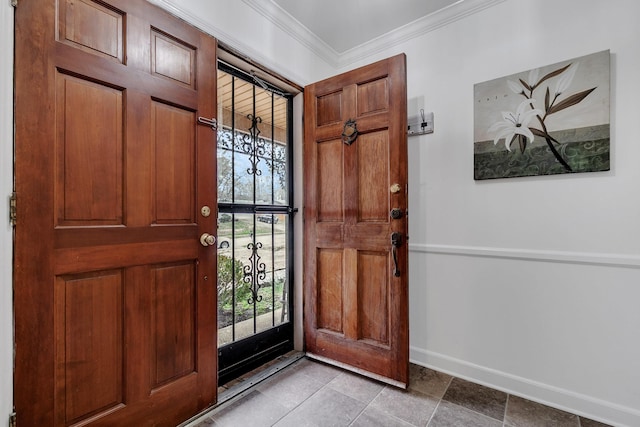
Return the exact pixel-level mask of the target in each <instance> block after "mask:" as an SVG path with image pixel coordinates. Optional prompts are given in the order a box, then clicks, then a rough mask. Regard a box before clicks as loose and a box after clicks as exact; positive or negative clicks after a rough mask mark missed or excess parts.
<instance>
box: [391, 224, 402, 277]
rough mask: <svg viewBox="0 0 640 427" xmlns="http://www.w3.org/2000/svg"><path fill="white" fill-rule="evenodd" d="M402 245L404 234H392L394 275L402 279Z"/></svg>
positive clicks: (395, 232)
mask: <svg viewBox="0 0 640 427" xmlns="http://www.w3.org/2000/svg"><path fill="white" fill-rule="evenodd" d="M400 245H402V233H398V232H397V231H394V232H393V233H391V255H392V256H393V275H394V276H395V277H400V270H399V269H398V247H399V246H400Z"/></svg>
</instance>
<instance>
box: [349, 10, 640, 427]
mask: <svg viewBox="0 0 640 427" xmlns="http://www.w3.org/2000/svg"><path fill="white" fill-rule="evenodd" d="M638 16H640V3H638V2H637V1H635V0H616V1H615V2H600V1H596V0H589V1H584V0H508V1H506V2H504V3H501V4H498V5H496V6H494V7H491V8H489V9H487V10H484V11H482V12H480V13H478V14H475V15H472V16H469V17H466V18H464V19H462V20H460V21H457V22H454V23H452V24H450V25H447V26H445V27H443V28H440V29H438V30H436V31H433V32H430V33H427V34H426V35H424V36H422V37H420V38H418V39H413V40H411V41H409V42H405V43H404V44H403V45H401V46H398V47H396V48H394V49H392V50H388V51H385V52H382V53H380V54H379V55H377V56H376V58H369V59H368V60H367V61H366V62H372V61H373V60H374V59H379V58H383V57H386V56H391V55H393V54H395V53H398V52H401V51H403V52H405V53H406V54H407V58H408V91H409V105H410V107H413V108H414V110H413V111H410V112H409V114H410V115H411V114H416V112H417V109H418V108H424V109H425V111H433V112H434V113H435V133H434V134H432V135H426V136H420V137H411V138H409V158H410V169H409V177H410V189H409V191H410V193H409V203H410V216H409V218H410V237H411V240H410V243H411V245H410V249H411V253H410V300H411V303H410V329H411V335H410V338H411V359H412V360H413V361H414V362H416V363H419V364H423V365H426V366H431V367H434V368H436V369H440V370H444V371H447V372H450V373H453V374H456V375H459V376H462V377H465V378H469V379H471V380H474V381H477V382H481V383H484V384H489V385H491V386H494V387H497V388H500V389H503V390H507V391H510V392H513V393H515V394H520V395H524V396H526V397H529V398H532V399H534V400H537V401H541V402H546V403H549V404H551V405H553V406H556V407H560V408H565V409H568V410H570V411H573V412H577V413H580V414H584V415H587V416H590V417H592V418H596V419H600V420H604V421H609V422H611V423H614V424H616V425H629V426H632V425H633V426H638V425H640V195H639V194H640V167H639V166H638V163H639V160H640V143H638V131H637V129H638V128H637V125H638V122H639V120H640V102H639V101H638V94H640V79H639V78H638V76H640V26H639V25H638V22H637V21H638ZM606 49H610V50H611V156H612V157H611V160H612V161H611V171H610V172H599V173H584V174H575V175H571V176H558V175H556V176H546V177H538V178H511V179H500V180H492V181H479V182H474V180H473V85H474V84H475V83H480V82H484V81H487V80H491V79H494V78H497V77H502V76H505V75H509V74H512V73H516V72H520V71H526V70H529V69H531V68H535V67H538V66H543V65H548V64H553V63H555V62H559V61H563V60H566V59H570V58H574V57H577V56H582V55H586V54H590V53H594V52H598V51H602V50H606ZM356 65H359V64H352V65H351V66H350V68H352V67H355V66H356Z"/></svg>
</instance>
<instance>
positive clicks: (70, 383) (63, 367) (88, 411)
mask: <svg viewBox="0 0 640 427" xmlns="http://www.w3.org/2000/svg"><path fill="white" fill-rule="evenodd" d="M123 286H124V280H123V274H122V271H121V270H115V271H101V272H95V273H87V274H77V275H66V276H58V277H56V281H55V307H56V318H55V321H54V324H55V325H56V331H55V334H56V344H57V347H58V348H57V351H56V354H57V357H56V403H57V405H58V408H57V411H56V413H57V415H58V419H57V422H58V423H59V424H63V425H71V424H74V423H76V422H78V421H81V420H83V419H86V418H87V417H89V416H96V415H99V414H100V413H105V412H109V411H112V410H114V409H117V408H118V407H121V406H122V405H123V404H124V402H125V389H124V383H125V382H124V372H125V368H124V348H125V345H124V298H123V297H124V292H123Z"/></svg>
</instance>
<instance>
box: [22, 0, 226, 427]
mask: <svg viewBox="0 0 640 427" xmlns="http://www.w3.org/2000/svg"><path fill="white" fill-rule="evenodd" d="M16 40H17V43H16V94H17V95H16V119H15V121H16V192H17V195H18V198H19V199H20V207H19V208H18V215H19V216H20V218H21V221H20V224H19V225H18V226H17V227H16V244H15V248H16V251H15V254H16V255H15V266H14V268H15V272H16V273H15V301H16V302H15V307H16V315H15V319H16V322H15V331H16V333H15V334H16V369H15V384H16V388H15V407H16V412H17V413H18V419H19V420H20V423H21V424H24V425H56V426H57V425H65V426H68V425H96V426H98V425H108V426H118V425H123V426H124V425H166V426H175V425H177V424H179V423H180V422H182V421H184V420H186V419H188V418H189V417H191V416H193V415H195V414H196V413H197V412H198V411H199V410H202V409H204V408H206V407H208V406H209V405H211V404H213V403H214V402H215V399H216V389H217V388H216V380H217V378H216V372H217V351H216V350H217V349H216V328H215V318H216V310H215V307H216V281H215V275H216V252H215V247H208V248H205V247H203V246H202V245H201V244H200V242H199V236H200V234H202V233H204V232H209V233H214V234H215V230H216V228H215V226H216V222H215V215H212V216H211V217H203V216H201V215H199V212H200V206H201V205H205V204H206V205H209V206H214V204H215V203H216V199H217V196H216V186H215V179H216V170H215V167H216V165H215V161H212V159H215V141H216V138H215V136H216V135H215V132H214V131H213V130H212V129H211V127H205V126H199V125H198V124H197V118H198V117H199V116H204V117H209V118H211V117H215V114H216V68H215V61H216V42H215V40H214V39H213V38H211V37H210V36H207V35H205V34H203V33H201V32H200V31H198V30H196V29H195V28H193V27H190V26H188V25H186V24H185V23H184V22H182V21H180V20H178V19H176V18H174V17H172V16H170V15H169V14H167V13H166V12H164V11H162V10H160V9H158V8H157V7H155V6H152V5H151V4H149V3H147V2H144V1H135V2H131V1H125V0H108V1H99V2H98V1H90V0H44V1H34V0H25V1H24V2H21V3H20V7H19V8H17V9H16ZM34 236H37V238H34Z"/></svg>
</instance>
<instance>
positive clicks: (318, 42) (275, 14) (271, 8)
mask: <svg viewBox="0 0 640 427" xmlns="http://www.w3.org/2000/svg"><path fill="white" fill-rule="evenodd" d="M242 1H243V2H244V3H246V4H247V5H248V6H250V7H251V8H253V9H254V10H255V11H256V12H258V13H259V14H260V15H262V16H264V17H265V19H267V20H268V21H270V22H271V23H273V24H274V25H275V26H277V27H278V28H280V29H281V30H282V31H284V32H285V33H286V34H288V35H289V36H290V37H292V38H293V39H294V40H297V41H298V42H299V43H300V44H301V45H303V46H304V47H306V48H307V49H309V50H310V51H311V52H313V53H314V54H316V55H317V56H319V57H320V58H321V59H322V60H323V61H325V62H326V63H327V64H329V65H331V66H332V67H334V68H337V67H338V65H339V58H340V54H339V53H338V52H336V51H335V50H334V49H333V48H332V47H331V46H329V45H328V44H326V43H325V42H324V41H322V39H320V38H319V37H318V36H316V35H315V34H314V33H312V32H311V31H309V29H308V28H307V27H305V26H304V25H302V24H301V23H300V22H299V21H298V20H297V19H295V18H294V17H293V16H291V15H290V14H289V13H287V12H285V11H284V10H283V9H282V8H281V7H280V6H278V5H277V4H276V3H274V2H273V1H270V0H269V1H264V0H242Z"/></svg>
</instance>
